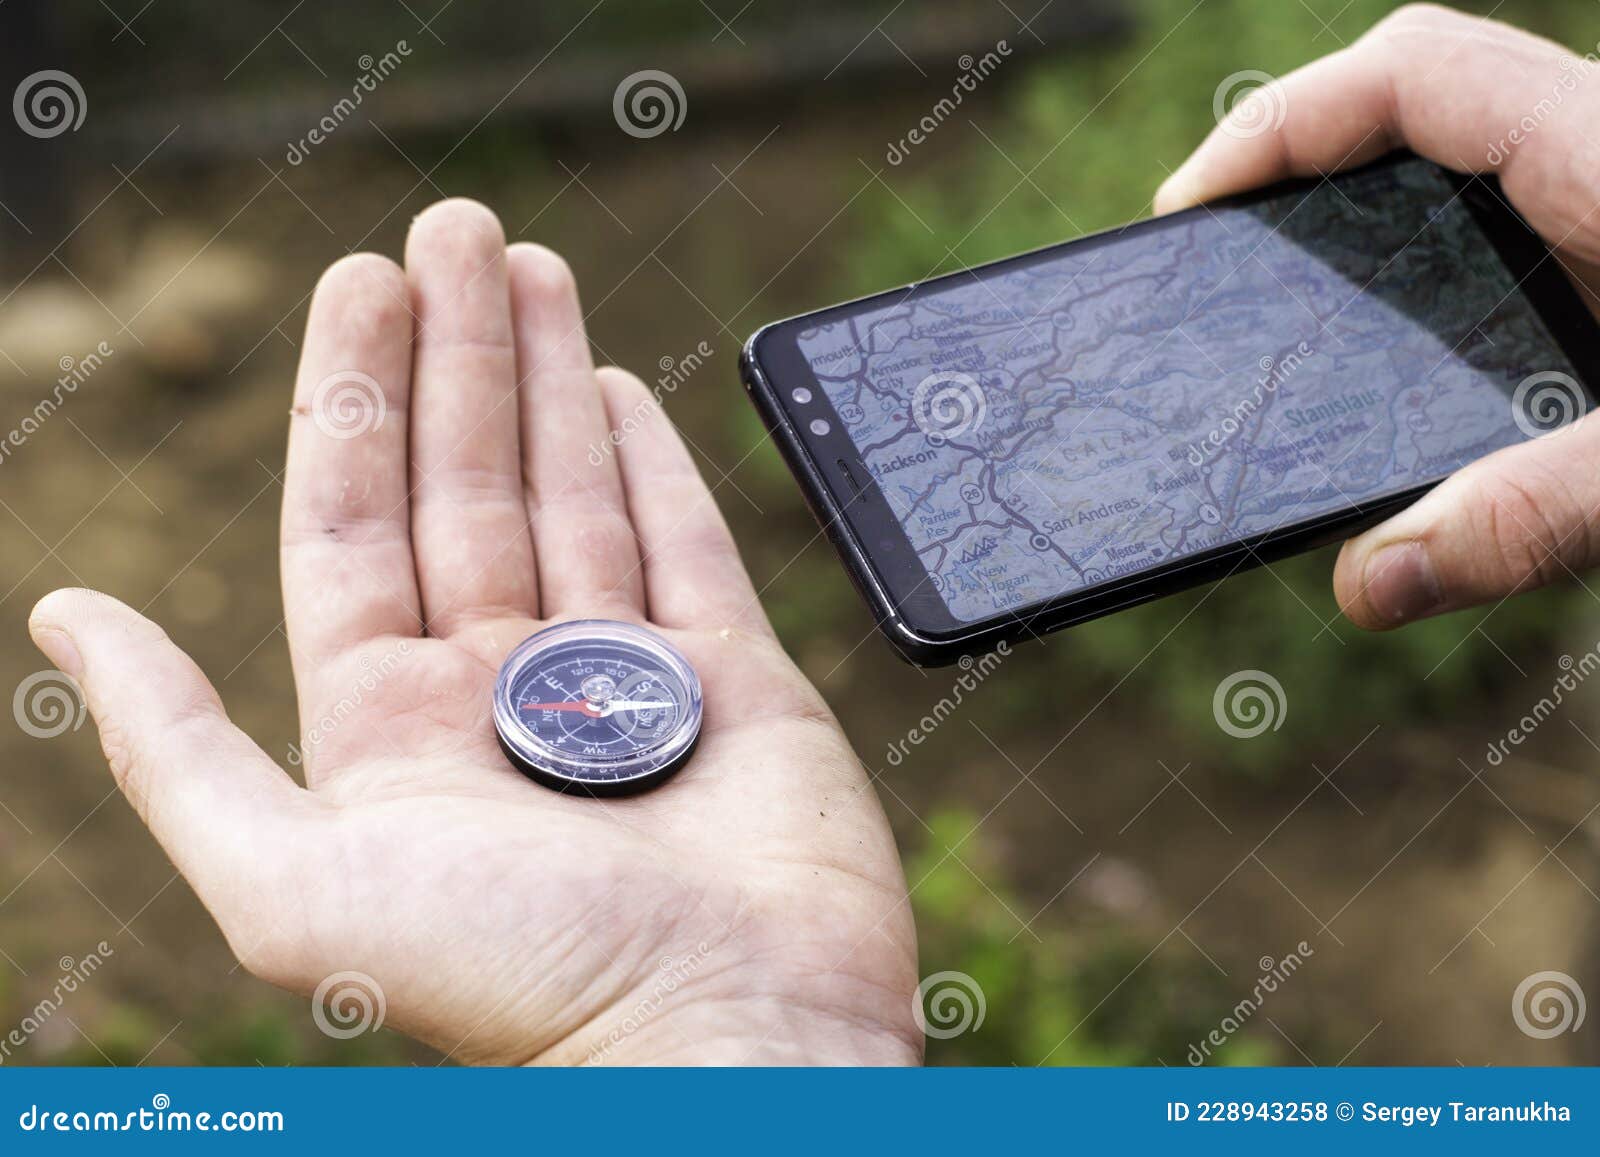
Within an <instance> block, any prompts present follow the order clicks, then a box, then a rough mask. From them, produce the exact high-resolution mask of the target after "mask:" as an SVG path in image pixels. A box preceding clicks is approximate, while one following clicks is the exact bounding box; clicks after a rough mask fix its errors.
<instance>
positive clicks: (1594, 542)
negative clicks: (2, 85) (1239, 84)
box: [1156, 5, 1600, 629]
mask: <svg viewBox="0 0 1600 1157" xmlns="http://www.w3.org/2000/svg"><path fill="white" fill-rule="evenodd" d="M1252 99H1257V100H1270V101H1271V103H1272V111H1273V112H1274V113H1275V114H1278V113H1281V114H1282V123H1281V125H1279V126H1278V127H1276V128H1274V129H1272V130H1271V131H1265V132H1259V133H1241V132H1237V131H1234V132H1230V131H1229V128H1230V127H1231V126H1229V125H1228V124H1227V122H1226V121H1225V122H1224V124H1223V125H1221V126H1219V127H1218V128H1217V130H1216V131H1214V132H1213V133H1212V134H1211V135H1210V137H1208V138H1207V140H1206V141H1205V143H1204V144H1202V145H1201V146H1200V148H1199V149H1198V150H1196V152H1195V153H1194V155H1193V156H1191V157H1190V158H1189V159H1188V161H1186V162H1185V163H1184V164H1183V165H1182V166H1181V167H1180V168H1179V169H1178V170H1177V172H1175V173H1173V174H1172V176H1171V177H1170V178H1169V179H1168V180H1167V181H1166V183H1165V184H1164V185H1162V187H1161V190H1160V192H1159V193H1158V194H1157V195H1156V211H1157V212H1162V213H1168V212H1172V211H1174V210H1177V209H1180V208H1183V207H1185V206H1188V205H1192V204H1196V203H1198V202H1200V201H1203V200H1209V199H1211V198H1215V197H1219V196H1224V195H1226V194H1229V193H1234V192H1239V191H1241V190H1244V189H1248V188H1252V187H1254V186H1257V185H1262V184H1266V183H1268V182H1271V181H1275V180H1278V179H1281V178H1284V177H1289V176H1297V175H1300V176H1303V175H1311V174H1318V173H1327V172H1332V171H1334V170H1336V169H1342V168H1347V167H1350V166H1353V165H1359V164H1362V163H1364V162H1366V161H1370V160H1373V159H1374V158H1376V157H1378V156H1381V155H1382V154H1384V153H1386V152H1389V151H1390V150H1392V149H1395V148H1397V147H1400V146H1407V147H1409V148H1411V149H1413V150H1415V151H1416V152H1418V153H1420V154H1422V155H1423V156H1425V157H1428V158H1430V159H1432V160H1434V161H1436V162H1438V163H1439V164H1441V165H1445V166H1447V167H1449V168H1452V169H1455V170H1458V171H1461V172H1487V171H1494V172H1496V173H1498V174H1499V177H1500V181H1501V184H1502V187H1503V189H1504V192H1505V195H1506V197H1507V198H1508V199H1509V200H1510V201H1511V203H1512V204H1513V205H1514V206H1515V207H1516V208H1517V210H1518V211H1519V212H1520V213H1521V214H1522V215H1523V216H1524V217H1525V218H1526V219H1527V220H1528V222H1529V224H1531V225H1532V226H1533V228H1534V229H1536V230H1537V231H1538V233H1539V235H1540V236H1541V237H1543V238H1544V240H1545V241H1546V243H1548V244H1549V245H1550V246H1551V247H1552V248H1553V249H1554V251H1555V258H1554V259H1555V260H1556V261H1558V262H1559V263H1560V264H1561V266H1562V268H1563V269H1564V270H1565V271H1566V272H1567V274H1568V277H1569V279H1570V280H1571V281H1572V282H1573V284H1574V285H1576V286H1577V287H1578V291H1579V293H1580V294H1581V295H1582V297H1583V299H1584V301H1585V302H1586V303H1587V304H1588V305H1589V308H1590V309H1591V310H1592V311H1594V312H1595V313H1596V315H1597V316H1600V132H1597V131H1596V129H1595V125H1596V124H1597V123H1600V65H1596V64H1595V63H1594V62H1593V58H1592V57H1591V58H1589V60H1588V61H1584V60H1578V59H1576V58H1575V56H1574V54H1572V53H1570V52H1568V51H1567V50H1566V49H1564V48H1562V47H1561V46H1560V45H1557V44H1553V43H1551V42H1550V41H1547V40H1542V39H1540V38H1539V37H1536V36H1532V35H1529V34H1528V33H1526V32H1522V31H1519V30H1517V29H1514V28H1511V27H1509V26H1507V25H1504V24H1500V23H1497V22H1495V21H1491V20H1482V19H1479V18H1477V17H1471V16H1465V15H1463V14H1461V13H1459V12H1454V11H1452V10H1450V9H1448V8H1441V7H1436V6H1434V5H1408V6H1407V7H1405V8H1401V9H1399V10H1398V11H1396V12H1395V13H1393V14H1392V15H1391V16H1389V17H1388V18H1387V19H1385V20H1383V21H1382V22H1381V23H1379V24H1378V25H1376V26H1375V27H1374V28H1373V29H1372V30H1371V31H1370V32H1368V33H1367V34H1366V35H1365V36H1364V37H1362V38H1361V39H1360V40H1359V41H1358V42H1356V43H1355V44H1353V45H1351V46H1350V47H1348V48H1346V49H1344V50H1343V51H1340V52H1337V53H1334V54H1333V55H1331V56H1328V57H1325V58H1324V59H1322V60H1318V61H1316V62H1314V63H1312V64H1310V65H1307V66H1306V67H1305V68H1302V69H1299V70H1298V71H1296V72H1294V73H1291V74H1290V75H1288V76H1286V77H1284V78H1283V79H1282V81H1281V82H1279V84H1278V86H1277V87H1276V91H1275V92H1272V93H1271V94H1270V95H1263V96H1260V97H1256V98H1252ZM1243 103H1244V102H1241V104H1243ZM1233 111H1234V114H1236V115H1238V114H1239V113H1240V108H1239V107H1238V106H1236V107H1235V109H1234V110H1233ZM1252 111H1259V110H1252ZM1530 126H1531V127H1530ZM1547 368H1549V367H1543V366H1530V367H1528V370H1529V372H1530V373H1531V372H1534V371H1537V370H1541V369H1547ZM1597 458H1600V420H1597V419H1596V418H1595V417H1594V416H1593V415H1591V416H1589V417H1588V418H1586V419H1584V420H1582V421H1579V422H1578V423H1576V424H1575V425H1573V426H1572V427H1570V428H1568V429H1566V430H1564V431H1563V432H1562V435H1561V436H1560V437H1558V438H1548V439H1543V440H1540V441H1536V442H1525V443H1522V444H1520V445H1516V446H1511V447H1509V448H1507V449H1504V450H1501V451H1499V452H1498V453H1495V454H1491V455H1489V456H1488V457H1486V458H1483V459H1481V460H1479V461H1477V462H1475V463H1473V464H1472V465H1470V466H1468V467H1466V468H1465V469H1463V470H1461V471H1460V472H1458V473H1457V474H1455V475H1454V476H1452V477H1451V478H1449V479H1447V480H1446V481H1445V482H1444V483H1443V484H1441V485H1440V486H1438V487H1437V488H1436V489H1434V490H1433V491H1431V492H1430V493H1429V494H1428V495H1427V496H1426V497H1424V498H1423V499H1421V500H1420V501H1419V502H1417V503H1416V504H1415V505H1413V506H1411V507H1410V508H1408V509H1406V510H1405V511H1403V512H1401V513H1400V514H1398V515H1396V516H1395V517H1393V518H1391V519H1389V520H1388V521H1387V522H1385V523H1383V524H1382V525H1381V526H1378V527H1377V528H1375V529H1373V530H1370V531H1368V532H1366V533H1365V534H1362V535H1360V536H1359V537H1357V538H1354V539H1351V540H1350V541H1349V542H1347V543H1346V544H1345V546H1344V549H1343V550H1342V551H1341V552H1340V554H1339V561H1338V564H1337V566H1336V567H1335V568H1334V578H1333V581H1334V593H1335V595H1336V596H1337V598H1338V600H1339V605H1340V607H1341V608H1343V610H1344V613H1345V614H1346V615H1347V616H1348V617H1349V618H1350V620H1351V621H1352V622H1354V623H1355V624H1357V625H1358V626H1361V627H1367V628H1370V629H1384V628H1388V627H1395V626H1399V625H1401V624H1403V623H1407V622H1410V621H1412V620H1414V619H1419V618H1424V617H1426V616H1429V615H1434V614H1438V613H1440V612H1442V611H1449V610H1456V609H1459V608H1462V607H1467V606H1473V605H1476V604H1479V603H1485V602H1491V601H1497V600H1501V599H1504V598H1506V597H1508V596H1510V595H1512V594H1514V593H1517V592H1520V591H1525V590H1530V589H1532V588H1535V587H1539V586H1543V585H1544V584H1546V583H1548V582H1551V581H1552V580H1555V579H1558V578H1560V577H1562V576H1563V575H1571V574H1574V572H1577V571H1581V570H1585V569H1587V568H1590V567H1593V566H1596V565H1600V473H1597V472H1596V471H1595V469H1594V463H1595V461H1596V459H1597Z"/></svg>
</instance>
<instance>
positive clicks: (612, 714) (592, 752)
mask: <svg viewBox="0 0 1600 1157" xmlns="http://www.w3.org/2000/svg"><path fill="white" fill-rule="evenodd" d="M494 717H495V729H496V731H497V732H498V733H499V736H500V746H501V748H502V749H503V750H504V751H505V753H506V757H507V758H508V759H510V760H511V762H512V763H513V764H514V765H515V766H516V767H517V768H518V769H519V770H521V771H522V772H523V773H524V774H526V775H528V776H529V777H530V778H532V779H534V780H537V781H538V782H539V783H542V784H544V785H545V786H546V787H551V788H554V789H556V790H557V791H575V792H580V793H583V794H588V795H624V794H628V793H631V792H635V791H642V790H644V789H645V788H647V787H652V786H654V785H655V784H657V783H660V782H661V781H662V780H664V779H666V778H667V777H668V776H669V775H671V774H672V773H673V772H674V771H676V770H677V769H678V768H679V767H680V766H682V764H683V763H684V761H685V760H686V759H687V758H688V756H689V754H690V752H691V751H692V750H693V747H694V743H695V740H696V739H697V738H698V737H699V734H700V719H701V701H700V681H699V679H697V678H696V677H695V673H694V669H693V668H692V667H690V666H689V663H688V661H687V660H686V659H685V658H684V657H683V656H682V655H681V654H679V653H678V651H677V649H676V648H674V647H673V646H672V645H671V644H670V643H668V642H667V641H666V640H665V639H662V638H661V637H660V636H659V635H657V634H655V633H654V632H652V631H647V630H645V629H644V628H643V627H636V626H633V625H632V624H630V623H620V622H611V621H608V620H604V619H582V620H578V621H576V622H571V623H562V624H560V625H559V626H555V627H550V628H548V629H546V630H543V631H540V632H539V633H538V634H536V635H533V636H532V637H531V638H529V639H527V640H525V641H524V642H523V643H522V644H521V645H519V646H518V647H517V648H516V650H514V651H512V653H511V655H510V657H509V658H507V660H506V662H505V665H504V666H503V667H502V668H501V670H500V678H499V681H498V682H497V683H496V685H495V704H494Z"/></svg>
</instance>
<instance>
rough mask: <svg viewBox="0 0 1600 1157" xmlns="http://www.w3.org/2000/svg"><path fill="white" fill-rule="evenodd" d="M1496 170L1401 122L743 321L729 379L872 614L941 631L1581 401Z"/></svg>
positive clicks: (1418, 463)
mask: <svg viewBox="0 0 1600 1157" xmlns="http://www.w3.org/2000/svg"><path fill="white" fill-rule="evenodd" d="M1597 337H1600V332H1597V327H1596V325H1595V322H1594V319H1593V318H1592V317H1591V316H1590V314H1589V313H1588V311H1587V310H1586V309H1585V308H1584V306H1583V304H1582V302H1581V301H1580V300H1579V298H1578V297H1577V295H1576V294H1575V292H1574V291H1573V289H1572V287H1571V286H1570V285H1569V284H1568V283H1567V281H1566V280H1565V278H1564V277H1563V276H1562V274H1561V272H1560V269H1559V267H1558V266H1557V264H1556V263H1555V262H1554V261H1551V260H1550V259H1549V251H1548V250H1547V249H1546V247H1545V246H1544V244H1543V243H1542V242H1541V241H1540V240H1539V238H1538V237H1537V236H1536V235H1535V234H1534V233H1533V232H1532V230H1531V229H1529V227H1528V226H1527V224H1526V223H1525V222H1523V221H1522V220H1521V218H1520V217H1518V216H1517V214H1516V213H1515V212H1514V211H1513V210H1512V209H1511V208H1510V207H1509V206H1508V205H1507V203H1506V201H1505V199H1504V197H1503V196H1502V194H1501V190H1500V189H1499V187H1498V184H1497V182H1496V181H1495V180H1494V179H1493V178H1482V177H1462V176H1459V175H1456V174H1454V173H1451V172H1448V171H1446V170H1444V169H1442V168H1440V167H1439V166H1437V165H1435V164H1433V163H1432V162H1430V161H1426V160H1423V159H1420V158H1418V157H1416V156H1414V155H1412V154H1409V153H1397V154H1393V155H1391V156H1389V157H1386V158H1384V159H1382V160H1379V161H1377V162H1375V163H1373V164H1369V165H1367V166H1365V167H1362V168H1359V169H1355V170H1351V171H1349V172H1345V173H1342V174H1339V175H1337V176H1334V177H1331V178H1326V179H1323V178H1313V179H1308V180H1300V181H1291V182H1286V183H1282V184H1278V185H1275V186H1272V187H1269V188H1266V189H1262V190H1258V191H1256V192H1252V193H1249V194H1245V195H1242V196H1237V197H1233V198H1229V199H1226V200H1222V201H1218V202H1214V203H1211V204H1209V205H1203V206H1198V207H1195V208H1191V209H1188V210H1185V211H1183V212H1180V213H1177V214H1174V215H1171V216H1168V217H1163V218H1157V219H1154V220H1147V221H1141V222H1138V223H1135V224H1133V225H1130V226H1127V227H1125V228H1123V229H1120V230H1116V231H1112V232H1108V233H1103V234H1099V235H1096V236H1092V237H1086V238H1082V239H1080V240H1076V241H1072V242H1068V243H1065V244H1062V245H1056V246H1052V247H1049V248H1046V249H1043V250H1039V251H1036V252H1033V253H1028V254H1023V255H1021V256H1018V257H1013V258H1009V259H1007V260H1004V261H999V262H995V263H993V264H991V265H987V266H982V267H979V268H976V269H972V270H967V271H963V272H960V273H955V274H950V275H947V276H944V277H940V278H936V279H933V280H930V281H927V282H923V283H919V284H916V285H912V286H907V287H904V288H901V289H896V290H892V291H889V292H886V293H881V294H877V295H874V296H872V297H868V298H864V299H862V300H859V301H855V302H850V303H847V304H844V305H839V306H835V307H833V308H830V309H826V310H822V311H820V312H818V313H814V314H809V315H806V316H803V317H798V318H793V319H790V320H788V321H783V322H779V323H776V324H773V325H769V326H767V327H765V328H763V329H762V330H760V331H759V332H757V333H756V334H755V336H754V337H752V338H751V339H750V341H749V343H748V344H747V346H746V348H745V351H744V355H743V358H742V370H743V373H744V378H745V382H746V385H747V387H748V389H749V390H750V392H751V395H752V397H753V398H754V400H755V402H756V405H757V406H758V408H759V409H760V411H761V413H762V415H763V418H764V419H765V421H766V422H767V424H768V426H769V428H770V429H771V430H772V432H773V434H774V437H775V439H776V441H777V442H778V445H779V447H780V449H781V450H782V451H783V453H784V456H785V458H786V460H787V461H788V463H789V465H790V467H791V469H792V470H793V471H794V473H795V476H796V478H797V480H798V481H799V482H800V485H801V487H802V490H803V491H804V493H805V495H806V497H807V499H808V501H809V502H810V504H811V506H812V508H813V510H814V511H815V512H816V513H817V516H818V517H819V519H820V520H822V522H823V524H824V526H825V528H826V529H827V532H828V534H829V537H830V538H831V539H832V541H833V542H834V544H835V546H836V547H837V549H838V550H839V553H840V556H841V558H842V560H843V561H844V563H845V566H846V568H847V570H849V572H850V574H851V576H852V578H853V579H854V580H855V582H856V584H857V586H858V587H859V588H860V589H861V591H862V593H863V595H864V596H865V597H866V599H867V601H868V603H869V605H870V606H871V608H872V610H873V613H874V616H875V618H876V619H877V621H878V623H879V625H880V627H881V629H882V630H883V631H884V633H885V635H886V636H887V637H888V638H889V640H890V641H891V643H893V644H894V645H895V647H896V648H897V649H898V650H899V651H900V652H901V653H902V654H903V655H904V656H906V657H907V658H908V659H910V660H911V661H913V662H917V663H923V664H939V663H945V662H951V661H953V660H955V659H956V658H958V657H959V656H961V655H963V654H968V653H973V652H981V651H984V650H988V649H990V648H992V647H994V646H995V645H996V643H998V642H1000V641H1002V640H1013V639H1017V638H1019V637H1024V636H1027V635H1031V634H1040V633H1043V632H1045V631H1048V630H1053V629H1057V628H1060V627H1063V626H1067V625H1070V624H1072V623H1076V622H1081V621H1084V620H1086V619H1089V618H1093V617H1095V616H1098V615H1102V614H1106V613H1108V612H1110V611H1114V610H1118V609H1121V608H1124V607H1128V606H1132V605H1135V604H1137V603H1141V602H1145V601H1148V600H1150V599H1152V598H1156V597H1159V596H1160V595H1163V594H1168V593H1172V592H1175V591H1178V590H1182V589H1185V588H1187V587H1190V586H1193V585H1195V584H1197V583H1201V582H1206V581H1210V580H1213V579H1217V578H1220V577H1223V576H1226V575H1228V574H1231V573H1234V572H1235V571H1238V570H1240V569H1243V568H1245V567H1248V566H1253V565H1258V564H1260V563H1263V562H1268V561H1271V560H1272V559H1275V558H1280V557H1283V556H1285V555H1287V554H1290V553H1293V552H1296V551H1299V550H1304V549H1308V548H1310V547H1312V546H1317V545H1321V544H1323V543H1326V542H1330V541H1335V540H1337V539H1339V538H1343V537H1346V536H1348V535H1350V534H1352V533H1354V532H1356V531H1357V530H1359V529H1361V528H1363V527H1365V526H1368V525H1371V524H1372V523H1374V522H1376V521H1378V520H1380V519H1382V518H1384V517H1387V516H1388V515H1390V514H1393V513H1394V512H1396V511H1397V510H1400V509H1402V508H1404V507H1405V506H1407V505H1408V504H1410V503H1411V502H1413V501H1415V500H1416V499H1417V498H1418V497H1420V496H1421V495H1422V494H1424V493H1426V492H1427V491H1428V490H1429V489H1430V488H1432V487H1433V486H1435V485H1437V484H1438V483H1439V482H1440V481H1441V480H1443V479H1444V478H1446V477H1448V476H1449V475H1450V474H1451V473H1452V472H1454V471H1455V470H1457V469H1459V468H1460V467H1462V466H1464V465H1466V464H1468V463H1469V462H1472V461H1474V460H1475V459H1478V458H1481V457H1483V456H1484V455H1486V454H1489V453H1492V452H1494V451H1495V450H1498V449H1501V448H1503V447H1506V446H1510V445H1513V444H1515V443H1517V442H1520V441H1525V440H1528V439H1531V438H1534V437H1539V436H1541V435H1543V434H1545V433H1548V432H1550V431H1551V430H1553V429H1555V428H1558V427H1560V426H1562V425H1564V424H1566V423H1567V422H1570V421H1572V420H1573V419H1575V418H1576V417H1579V416H1581V415H1582V414H1583V413H1585V412H1587V410H1588V409H1589V408H1591V407H1592V405H1593V404H1594V400H1595V394H1594V386H1595V384H1596V383H1600V342H1597V340H1596V338H1597Z"/></svg>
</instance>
